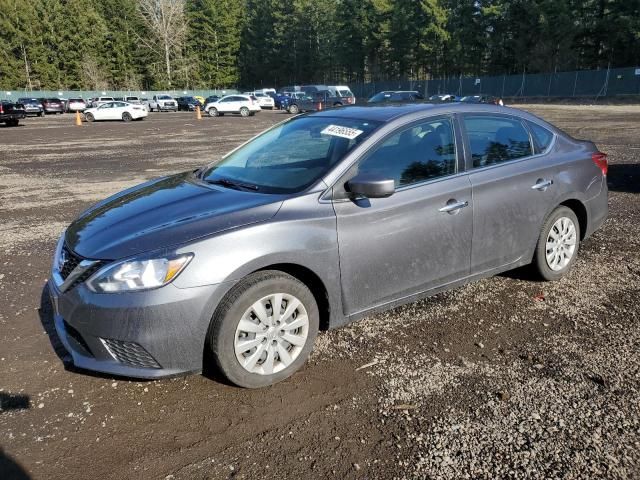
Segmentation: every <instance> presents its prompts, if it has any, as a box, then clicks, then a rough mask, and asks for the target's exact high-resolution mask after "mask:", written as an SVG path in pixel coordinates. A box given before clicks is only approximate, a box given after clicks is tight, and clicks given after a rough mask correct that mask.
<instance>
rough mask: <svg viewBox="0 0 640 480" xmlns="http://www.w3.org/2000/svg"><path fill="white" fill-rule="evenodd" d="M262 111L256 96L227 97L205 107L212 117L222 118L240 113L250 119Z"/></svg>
mask: <svg viewBox="0 0 640 480" xmlns="http://www.w3.org/2000/svg"><path fill="white" fill-rule="evenodd" d="M260 110H261V108H260V104H259V103H258V99H257V98H256V97H255V96H254V95H226V96H224V97H222V98H221V99H219V100H216V101H215V102H211V103H207V104H206V105H205V107H204V111H205V112H207V113H208V114H209V116H210V117H217V116H222V115H224V114H225V113H238V114H240V115H242V116H243V117H248V116H253V115H255V114H256V112H259V111H260Z"/></svg>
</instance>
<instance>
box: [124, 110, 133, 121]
mask: <svg viewBox="0 0 640 480" xmlns="http://www.w3.org/2000/svg"><path fill="white" fill-rule="evenodd" d="M131 120H133V117H132V116H131V114H130V113H129V112H124V113H123V114H122V121H123V122H130V121H131Z"/></svg>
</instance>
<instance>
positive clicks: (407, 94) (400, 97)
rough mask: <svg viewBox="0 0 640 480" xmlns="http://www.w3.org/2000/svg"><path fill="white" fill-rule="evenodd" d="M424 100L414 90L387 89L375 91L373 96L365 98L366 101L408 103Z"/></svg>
mask: <svg viewBox="0 0 640 480" xmlns="http://www.w3.org/2000/svg"><path fill="white" fill-rule="evenodd" d="M422 100H424V96H423V95H422V94H421V93H420V92H418V91H415V90H397V91H392V90H387V91H384V92H379V93H376V94H375V95H374V96H373V97H371V98H370V99H369V100H367V103H385V102H395V103H408V102H418V101H422Z"/></svg>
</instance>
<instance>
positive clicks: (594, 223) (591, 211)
mask: <svg viewBox="0 0 640 480" xmlns="http://www.w3.org/2000/svg"><path fill="white" fill-rule="evenodd" d="M585 206H586V208H587V230H586V232H585V234H584V238H588V237H590V236H591V235H592V234H593V232H595V231H596V230H598V229H599V228H600V227H601V226H602V224H603V223H604V222H605V220H606V219H607V216H608V215H609V188H608V187H607V178H606V177H604V176H603V177H602V187H601V189H600V193H599V194H598V195H596V196H595V197H593V198H591V199H589V200H587V201H586V202H585Z"/></svg>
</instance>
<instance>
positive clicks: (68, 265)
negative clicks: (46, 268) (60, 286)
mask: <svg viewBox="0 0 640 480" xmlns="http://www.w3.org/2000/svg"><path fill="white" fill-rule="evenodd" d="M62 254H63V255H64V258H65V260H64V264H63V265H62V269H60V276H61V277H62V279H63V280H66V279H67V277H68V276H69V274H70V273H71V272H73V271H74V270H75V268H76V267H77V266H78V264H79V263H80V262H81V261H82V257H79V256H78V255H76V254H75V253H73V252H72V251H71V250H69V249H68V248H67V246H66V245H64V246H63V247H62Z"/></svg>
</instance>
